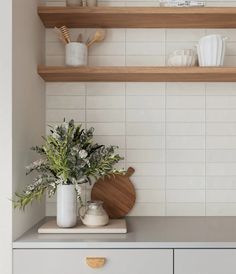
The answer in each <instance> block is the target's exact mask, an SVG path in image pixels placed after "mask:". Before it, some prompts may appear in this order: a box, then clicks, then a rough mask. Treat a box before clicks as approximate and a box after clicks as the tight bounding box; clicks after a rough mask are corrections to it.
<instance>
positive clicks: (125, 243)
mask: <svg viewBox="0 0 236 274" xmlns="http://www.w3.org/2000/svg"><path fill="white" fill-rule="evenodd" d="M41 224H42V223H41ZM38 227H39V225H36V226H35V227H33V228H32V229H30V230H29V231H27V232H26V233H25V234H24V235H23V236H22V237H20V238H19V239H17V240H16V241H15V242H14V243H13V248H14V249H25V248H63V249H65V248H236V217H127V227H128V233H127V234H103V235H99V234H83V235H82V234H73V235H65V234H57V235H52V234H38V232H37V229H38Z"/></svg>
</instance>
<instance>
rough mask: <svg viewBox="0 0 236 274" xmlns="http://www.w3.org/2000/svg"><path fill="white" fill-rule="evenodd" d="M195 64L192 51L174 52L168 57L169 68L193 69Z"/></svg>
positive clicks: (195, 55) (194, 54) (194, 55)
mask: <svg viewBox="0 0 236 274" xmlns="http://www.w3.org/2000/svg"><path fill="white" fill-rule="evenodd" d="M196 64H197V54H196V52H195V51H194V50H192V49H184V50H176V51H174V52H173V53H171V54H170V55H169V57H168V62H167V65H168V66H170V67H193V66H195V65H196Z"/></svg>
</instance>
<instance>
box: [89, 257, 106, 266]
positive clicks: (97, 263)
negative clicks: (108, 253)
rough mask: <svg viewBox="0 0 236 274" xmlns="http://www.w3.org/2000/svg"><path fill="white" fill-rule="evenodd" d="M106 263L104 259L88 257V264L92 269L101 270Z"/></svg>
mask: <svg viewBox="0 0 236 274" xmlns="http://www.w3.org/2000/svg"><path fill="white" fill-rule="evenodd" d="M105 262H106V258H104V257H87V258H86V263H87V265H88V266H89V267H91V268H100V267H103V266H104V264H105Z"/></svg>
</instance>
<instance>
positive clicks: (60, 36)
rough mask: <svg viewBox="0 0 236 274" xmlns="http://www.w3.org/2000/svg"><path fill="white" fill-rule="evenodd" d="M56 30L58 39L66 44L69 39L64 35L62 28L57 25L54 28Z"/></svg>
mask: <svg viewBox="0 0 236 274" xmlns="http://www.w3.org/2000/svg"><path fill="white" fill-rule="evenodd" d="M54 31H55V33H56V34H57V35H58V39H59V40H60V41H62V43H63V44H64V45H66V44H67V41H66V40H65V37H64V36H63V35H62V32H61V30H60V29H59V28H57V27H55V28H54Z"/></svg>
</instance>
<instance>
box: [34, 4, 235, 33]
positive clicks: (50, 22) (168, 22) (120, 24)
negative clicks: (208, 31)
mask: <svg viewBox="0 0 236 274" xmlns="http://www.w3.org/2000/svg"><path fill="white" fill-rule="evenodd" d="M38 14H39V16H40V18H41V19H42V21H43V23H44V25H45V27H48V28H51V27H55V26H57V27H59V26H62V25H66V26H67V27H70V28H235V27H236V8H235V7H234V8H233V7H214V8H212V7H204V8H159V7H95V8H86V7H79V8H70V7H46V6H44V7H39V8H38Z"/></svg>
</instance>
